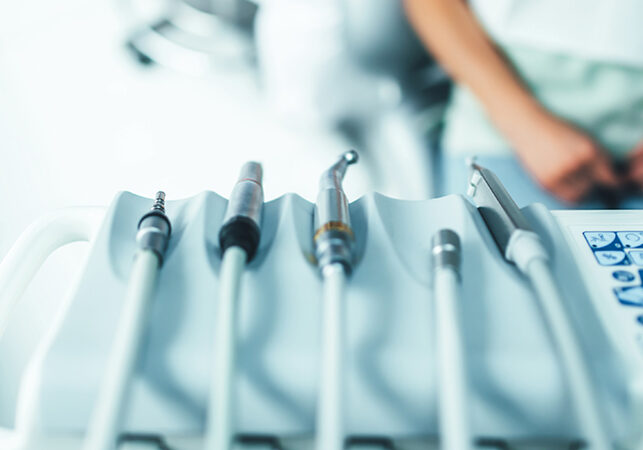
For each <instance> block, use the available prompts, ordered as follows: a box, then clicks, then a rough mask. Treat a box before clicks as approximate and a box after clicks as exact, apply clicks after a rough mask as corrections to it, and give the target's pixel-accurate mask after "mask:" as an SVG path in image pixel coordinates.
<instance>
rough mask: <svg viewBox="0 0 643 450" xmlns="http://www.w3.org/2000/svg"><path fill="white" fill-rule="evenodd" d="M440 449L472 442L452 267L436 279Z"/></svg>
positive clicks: (457, 449)
mask: <svg viewBox="0 0 643 450" xmlns="http://www.w3.org/2000/svg"><path fill="white" fill-rule="evenodd" d="M433 289H434V291H433V292H434V297H435V327H436V338H437V366H438V367H437V369H438V386H439V395H438V405H439V418H440V419H439V423H440V436H441V438H440V442H441V444H440V448H443V449H447V450H470V449H472V448H473V445H472V444H473V440H472V434H471V427H470V421H469V413H468V412H469V408H468V404H467V393H468V389H467V380H466V364H465V360H464V355H463V353H464V351H463V348H464V346H463V343H462V339H461V336H462V330H461V325H460V317H459V307H460V300H461V298H460V281H459V278H458V274H457V272H456V271H455V270H454V269H453V268H450V267H445V268H439V269H437V270H436V271H435V276H434V287H433Z"/></svg>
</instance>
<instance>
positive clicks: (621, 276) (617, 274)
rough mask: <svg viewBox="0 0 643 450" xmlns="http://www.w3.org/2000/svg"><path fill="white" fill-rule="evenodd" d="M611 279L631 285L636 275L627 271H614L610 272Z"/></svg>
mask: <svg viewBox="0 0 643 450" xmlns="http://www.w3.org/2000/svg"><path fill="white" fill-rule="evenodd" d="M612 278H614V279H615V280H617V281H621V282H623V283H631V282H632V281H634V280H635V279H636V275H634V274H633V273H632V272H628V271H627V270H615V271H614V272H612Z"/></svg>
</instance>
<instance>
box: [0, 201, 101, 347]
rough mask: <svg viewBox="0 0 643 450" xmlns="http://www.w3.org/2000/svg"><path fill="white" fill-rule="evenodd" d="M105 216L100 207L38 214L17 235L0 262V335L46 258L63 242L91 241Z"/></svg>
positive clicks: (64, 243) (65, 243)
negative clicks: (38, 217) (43, 214)
mask: <svg viewBox="0 0 643 450" xmlns="http://www.w3.org/2000/svg"><path fill="white" fill-rule="evenodd" d="M104 215H105V208H102V207H75V208H66V209H62V210H59V211H55V212H52V213H49V214H47V215H45V216H43V217H41V218H40V219H38V220H37V221H36V222H34V223H33V224H32V225H31V226H29V228H27V229H26V230H25V231H24V232H23V233H22V235H20V237H19V238H18V240H17V241H16V243H15V244H14V245H13V247H12V248H11V249H10V250H9V252H8V253H7V255H6V256H5V257H4V259H3V260H2V262H1V263H0V337H2V335H3V334H4V331H5V329H6V327H7V324H8V322H9V316H10V314H11V311H12V310H13V308H14V307H15V305H16V304H17V303H18V301H19V300H20V298H21V296H22V294H23V293H24V291H25V289H26V288H27V286H28V285H29V283H30V282H31V280H32V279H33V277H34V276H35V275H36V273H37V272H38V270H39V269H40V267H41V266H42V265H43V263H44V262H45V260H46V259H47V258H48V257H49V256H50V255H51V254H52V253H53V252H54V251H55V250H57V249H59V248H60V247H63V246H64V245H67V244H71V243H73V242H81V241H91V240H92V239H93V237H94V235H95V234H96V232H97V231H98V227H99V226H100V224H101V222H102V220H103V217H104Z"/></svg>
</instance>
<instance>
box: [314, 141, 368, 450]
mask: <svg viewBox="0 0 643 450" xmlns="http://www.w3.org/2000/svg"><path fill="white" fill-rule="evenodd" d="M357 159H358V155H357V152H355V151H354V150H351V151H349V152H346V153H344V154H343V155H342V156H341V157H340V159H339V161H337V162H336V163H335V164H334V165H333V166H331V167H330V168H329V169H328V170H327V171H326V172H324V174H323V175H322V177H321V180H320V182H319V195H318V196H317V203H316V205H315V218H314V224H315V225H314V226H315V233H314V237H313V243H314V247H315V256H316V258H317V265H318V267H319V269H320V272H321V275H322V278H323V299H322V301H323V305H322V310H323V311H322V316H323V317H322V348H321V351H322V355H321V378H320V383H321V385H320V390H319V394H318V399H317V402H318V403H317V438H316V448H317V450H340V449H342V448H344V440H345V436H344V414H343V412H344V408H343V402H342V399H343V396H344V392H343V382H342V380H343V378H342V377H343V358H344V353H343V347H344V323H343V321H344V314H343V309H344V298H343V297H344V291H345V289H346V277H347V276H348V275H350V273H351V271H352V269H353V252H354V242H355V236H354V234H353V230H352V228H351V223H350V215H349V211H348V198H347V197H346V194H345V193H344V190H343V188H342V180H343V178H344V175H345V174H346V169H347V167H348V166H349V165H350V164H354V163H356V162H357Z"/></svg>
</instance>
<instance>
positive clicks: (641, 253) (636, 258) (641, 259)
mask: <svg viewBox="0 0 643 450" xmlns="http://www.w3.org/2000/svg"><path fill="white" fill-rule="evenodd" d="M630 258H632V262H633V263H634V264H636V265H637V266H643V250H637V251H633V252H630Z"/></svg>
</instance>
